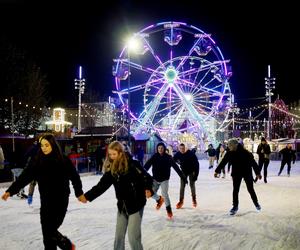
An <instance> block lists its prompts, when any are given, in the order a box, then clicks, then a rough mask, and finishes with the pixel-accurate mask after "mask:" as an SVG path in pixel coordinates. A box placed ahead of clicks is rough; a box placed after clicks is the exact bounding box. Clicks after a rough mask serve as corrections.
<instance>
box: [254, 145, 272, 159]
mask: <svg viewBox="0 0 300 250" xmlns="http://www.w3.org/2000/svg"><path fill="white" fill-rule="evenodd" d="M256 153H257V154H258V158H259V159H260V160H263V159H269V158H270V154H271V149H270V145H269V144H267V143H266V144H262V143H260V144H259V145H258V147H257V150H256Z"/></svg>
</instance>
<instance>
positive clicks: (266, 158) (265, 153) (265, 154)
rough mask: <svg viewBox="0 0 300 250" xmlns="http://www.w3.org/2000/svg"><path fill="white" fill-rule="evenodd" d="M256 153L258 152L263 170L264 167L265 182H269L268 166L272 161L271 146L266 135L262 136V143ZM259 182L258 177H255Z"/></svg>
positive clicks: (259, 163)
mask: <svg viewBox="0 0 300 250" xmlns="http://www.w3.org/2000/svg"><path fill="white" fill-rule="evenodd" d="M256 153H257V154H258V166H259V168H260V169H261V170H262V167H264V182H265V183H267V182H268V181H267V175H268V166H269V163H270V154H271V148H270V145H269V144H268V142H267V141H266V139H265V138H264V137H262V138H261V143H260V144H259V145H258V147H257V150H256ZM254 182H257V178H255V179H254Z"/></svg>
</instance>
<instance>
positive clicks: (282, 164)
mask: <svg viewBox="0 0 300 250" xmlns="http://www.w3.org/2000/svg"><path fill="white" fill-rule="evenodd" d="M291 163H292V162H291V161H281V166H280V170H279V174H281V172H282V170H283V168H284V166H285V164H287V166H288V168H287V173H288V174H290V172H291Z"/></svg>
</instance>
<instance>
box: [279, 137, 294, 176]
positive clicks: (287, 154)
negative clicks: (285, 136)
mask: <svg viewBox="0 0 300 250" xmlns="http://www.w3.org/2000/svg"><path fill="white" fill-rule="evenodd" d="M279 155H280V156H281V157H282V159H281V165H280V170H279V172H278V176H279V175H281V172H282V170H283V168H284V166H285V164H287V175H288V176H290V174H291V163H292V162H293V164H295V161H296V153H295V150H293V147H292V144H290V143H288V144H287V145H286V147H285V148H284V149H281V150H280V151H279Z"/></svg>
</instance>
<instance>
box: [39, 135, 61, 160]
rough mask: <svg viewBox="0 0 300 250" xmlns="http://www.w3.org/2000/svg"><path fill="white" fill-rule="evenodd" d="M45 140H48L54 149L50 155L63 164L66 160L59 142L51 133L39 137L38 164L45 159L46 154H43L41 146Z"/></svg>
mask: <svg viewBox="0 0 300 250" xmlns="http://www.w3.org/2000/svg"><path fill="white" fill-rule="evenodd" d="M43 139H45V140H47V141H48V142H49V143H50V145H51V147H52V152H51V153H50V154H51V156H53V158H54V159H56V161H58V162H62V161H63V159H64V158H63V153H62V151H61V148H60V146H59V144H58V142H57V141H56V139H55V137H54V135H53V134H51V133H45V134H42V135H41V136H40V137H39V150H38V153H37V163H40V162H41V161H42V160H43V158H44V157H45V154H44V153H43V152H42V150H41V145H40V143H41V141H42V140H43Z"/></svg>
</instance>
